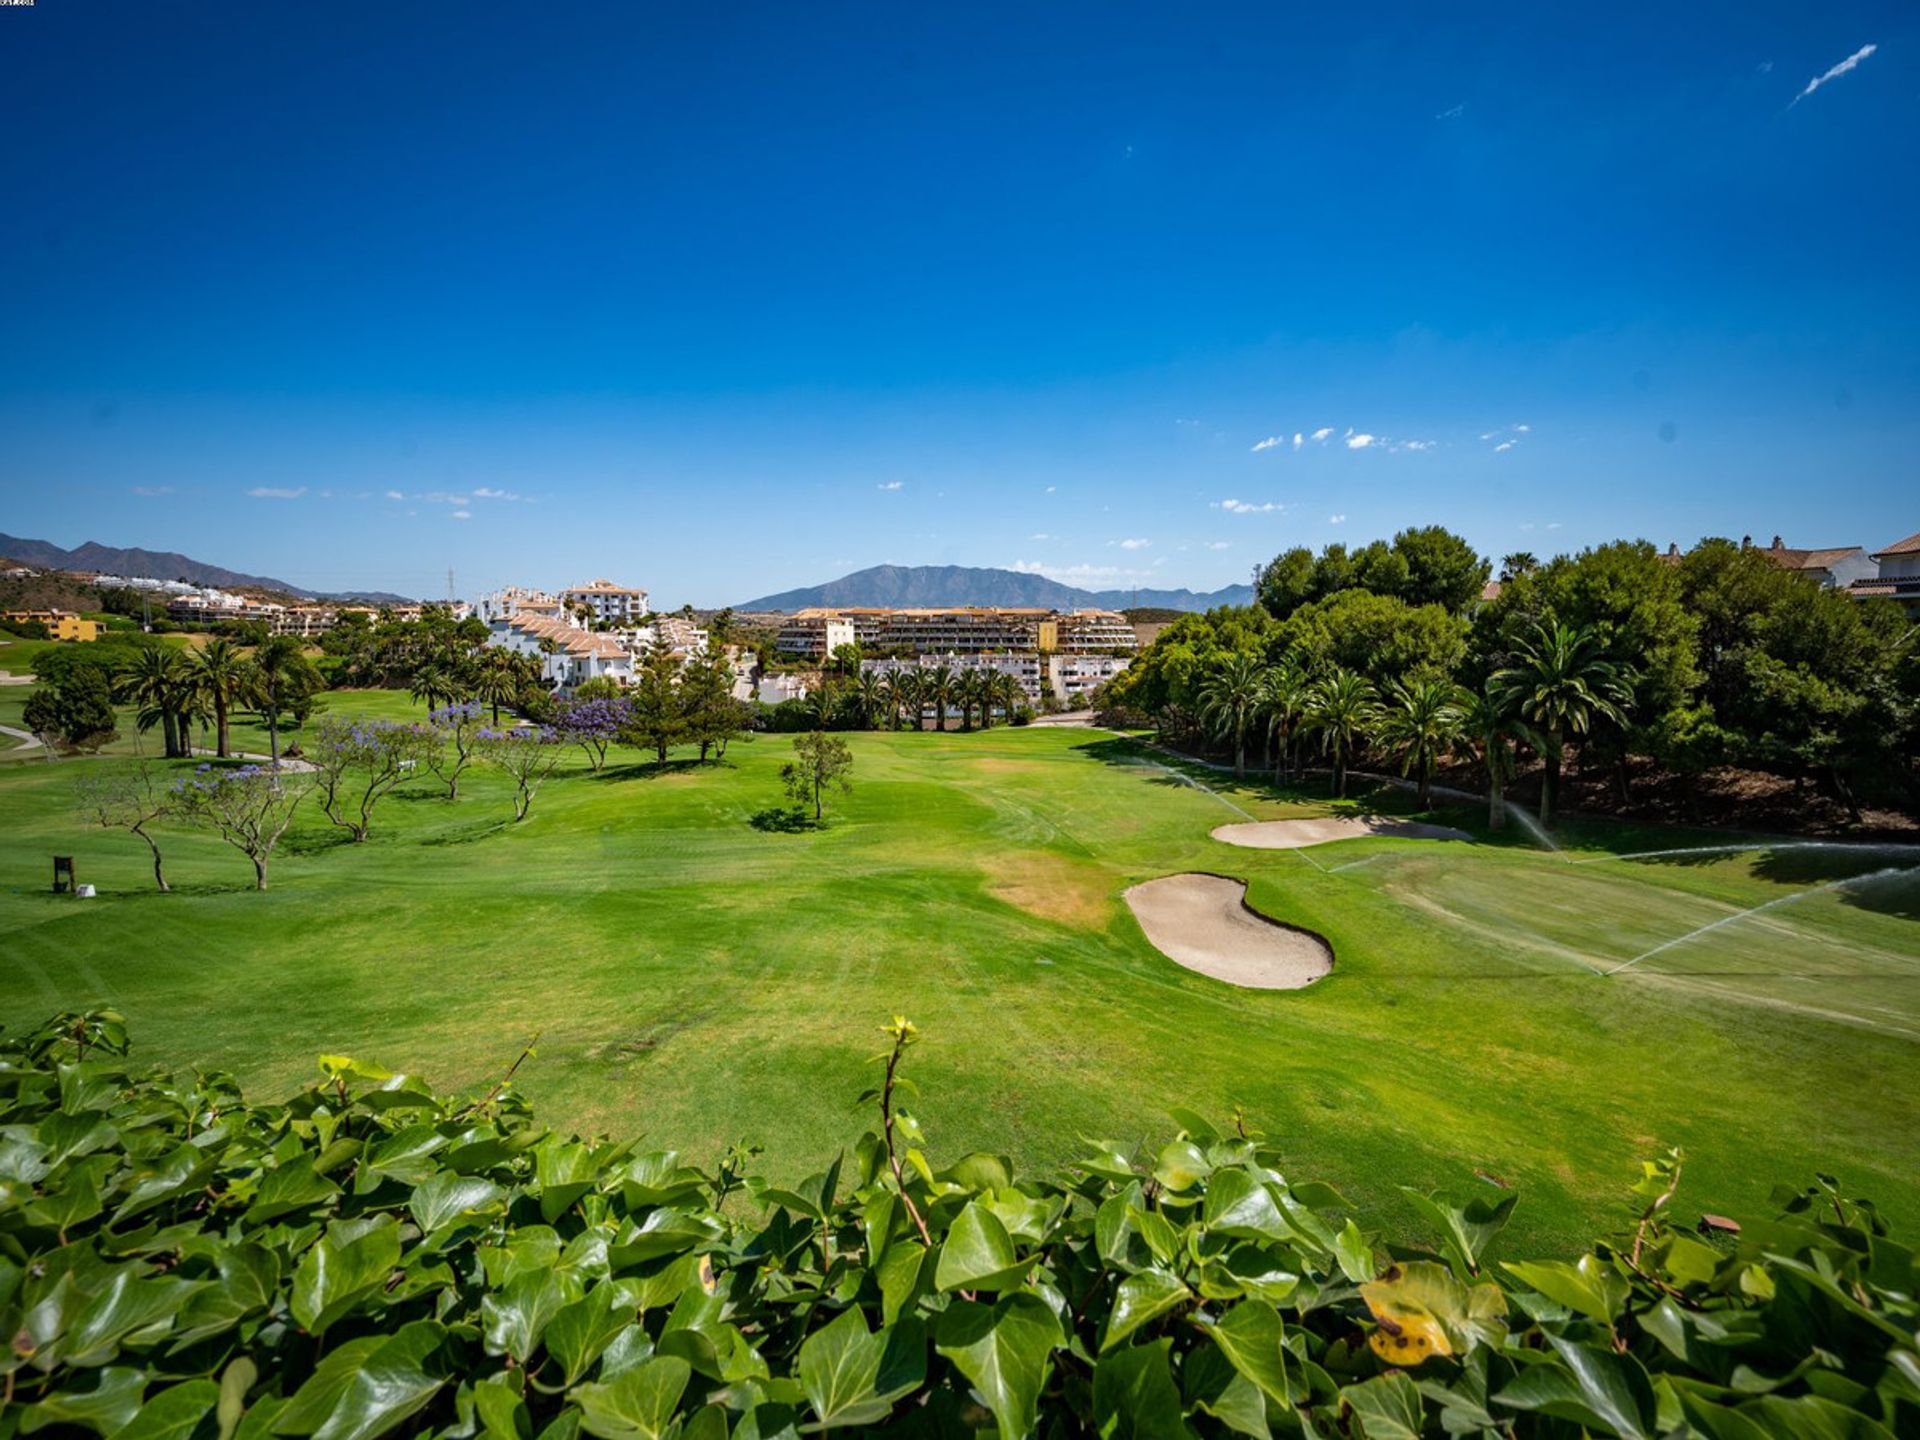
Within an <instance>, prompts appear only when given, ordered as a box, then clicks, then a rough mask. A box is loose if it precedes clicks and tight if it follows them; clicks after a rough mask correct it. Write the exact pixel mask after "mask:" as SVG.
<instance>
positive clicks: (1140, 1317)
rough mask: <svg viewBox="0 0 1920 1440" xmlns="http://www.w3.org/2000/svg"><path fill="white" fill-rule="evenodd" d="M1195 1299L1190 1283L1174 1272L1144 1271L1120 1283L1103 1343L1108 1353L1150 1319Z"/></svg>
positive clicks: (1102, 1348) (1104, 1350) (1102, 1350)
mask: <svg viewBox="0 0 1920 1440" xmlns="http://www.w3.org/2000/svg"><path fill="white" fill-rule="evenodd" d="M1192 1298H1193V1292H1192V1291H1191V1290H1189V1289H1187V1284H1186V1281H1184V1280H1182V1279H1181V1278H1180V1277H1179V1276H1178V1275H1175V1274H1173V1273H1171V1272H1170V1271H1166V1270H1160V1269H1151V1270H1142V1271H1141V1272H1140V1273H1139V1274H1137V1275H1129V1276H1128V1277H1127V1278H1126V1279H1125V1280H1122V1281H1121V1282H1120V1288H1119V1290H1118V1291H1117V1292H1116V1293H1115V1295H1114V1297H1113V1310H1112V1312H1111V1313H1110V1314H1109V1315H1108V1316H1107V1332H1106V1334H1105V1335H1104V1336H1102V1337H1101V1340H1100V1349H1101V1352H1102V1353H1103V1354H1104V1353H1105V1352H1106V1351H1108V1350H1111V1349H1113V1347H1114V1346H1116V1345H1118V1344H1119V1343H1120V1342H1121V1341H1122V1340H1125V1339H1126V1338H1127V1336H1129V1335H1131V1334H1132V1333H1133V1332H1134V1331H1136V1330H1138V1329H1139V1328H1140V1327H1141V1326H1142V1325H1145V1324H1146V1323H1147V1322H1148V1321H1149V1320H1153V1319H1155V1318H1157V1317H1158V1316H1161V1315H1164V1314H1166V1313H1167V1311H1169V1310H1172V1309H1173V1308H1175V1307H1176V1306H1178V1305H1181V1304H1183V1303H1185V1302H1186V1301H1188V1300H1190V1299H1192Z"/></svg>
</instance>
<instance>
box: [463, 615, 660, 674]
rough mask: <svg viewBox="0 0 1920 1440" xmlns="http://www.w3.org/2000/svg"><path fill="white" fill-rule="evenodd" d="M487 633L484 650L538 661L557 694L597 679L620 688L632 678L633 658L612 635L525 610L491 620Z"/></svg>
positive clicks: (541, 672) (541, 671)
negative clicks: (505, 652) (492, 649)
mask: <svg viewBox="0 0 1920 1440" xmlns="http://www.w3.org/2000/svg"><path fill="white" fill-rule="evenodd" d="M487 630H488V635H487V644H488V645H489V646H492V647H494V648H496V649H501V650H510V651H512V652H513V653H514V654H516V655H530V656H533V657H535V658H536V659H538V660H539V661H540V674H541V678H542V679H544V680H545V681H546V682H547V684H549V685H551V686H553V688H554V689H556V690H571V689H573V688H574V687H575V686H577V685H579V684H581V683H582V682H583V681H586V680H594V679H598V678H600V677H602V676H605V677H606V678H608V679H610V680H614V681H616V682H618V683H619V684H622V685H625V684H628V683H630V682H631V681H632V679H633V655H632V654H631V653H630V652H629V651H628V649H627V647H626V646H625V645H623V644H621V643H620V641H619V640H618V639H617V638H616V637H614V636H612V635H604V634H599V633H597V632H595V631H592V630H587V629H584V628H582V627H581V626H579V625H575V624H573V623H571V622H570V621H567V620H563V619H558V618H556V617H553V616H549V615H542V614H538V613H536V612H534V611H531V610H527V609H525V608H522V609H521V610H520V611H519V612H518V613H516V614H514V615H511V616H503V617H502V618H500V619H498V620H494V621H492V622H491V623H490V624H489V625H488V626H487Z"/></svg>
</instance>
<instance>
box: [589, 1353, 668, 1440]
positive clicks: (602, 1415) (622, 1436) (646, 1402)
mask: <svg viewBox="0 0 1920 1440" xmlns="http://www.w3.org/2000/svg"><path fill="white" fill-rule="evenodd" d="M692 1378H693V1370H692V1368H691V1367H690V1366H688V1364H687V1362H686V1361H684V1360H678V1359H675V1358H673V1357H671V1356H656V1357H655V1358H653V1359H651V1360H646V1361H643V1362H641V1363H640V1364H639V1365H636V1366H634V1368H633V1369H631V1370H628V1371H626V1372H625V1373H624V1374H622V1375H621V1376H619V1377H618V1378H617V1379H615V1380H611V1381H608V1382H607V1383H605V1384H600V1385H582V1386H580V1387H579V1388H578V1389H577V1390H575V1391H574V1398H575V1399H576V1400H578V1401H579V1403H580V1427H581V1428H582V1429H583V1430H585V1431H586V1432H587V1433H588V1434H589V1435H598V1436H600V1437H601V1440H659V1437H660V1436H661V1435H663V1434H664V1433H665V1432H666V1430H667V1427H668V1426H669V1425H670V1424H672V1422H673V1414H674V1408H675V1407H676V1406H677V1405H678V1404H679V1403H680V1397H681V1396H682V1395H683V1394H685V1393H686V1389H687V1382H688V1381H689V1380H690V1379H692Z"/></svg>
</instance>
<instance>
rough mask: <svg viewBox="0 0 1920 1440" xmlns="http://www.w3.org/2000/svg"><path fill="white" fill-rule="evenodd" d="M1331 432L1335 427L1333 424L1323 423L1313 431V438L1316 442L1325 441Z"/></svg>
mask: <svg viewBox="0 0 1920 1440" xmlns="http://www.w3.org/2000/svg"><path fill="white" fill-rule="evenodd" d="M1331 434H1333V427H1332V426H1331V425H1322V426H1321V427H1320V428H1319V429H1318V430H1316V431H1314V432H1313V436H1312V438H1313V439H1314V441H1316V442H1324V441H1325V440H1326V438H1327V437H1328V436H1329V435H1331Z"/></svg>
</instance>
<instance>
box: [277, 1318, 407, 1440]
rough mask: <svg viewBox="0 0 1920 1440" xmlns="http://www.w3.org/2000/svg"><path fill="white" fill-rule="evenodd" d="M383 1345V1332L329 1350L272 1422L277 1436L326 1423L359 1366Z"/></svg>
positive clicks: (307, 1432)
mask: <svg viewBox="0 0 1920 1440" xmlns="http://www.w3.org/2000/svg"><path fill="white" fill-rule="evenodd" d="M384 1344H386V1337H385V1336H384V1335H363V1336H360V1337H359V1338H358V1339H354V1340H349V1341H347V1342H346V1343H345V1344H343V1345H341V1346H340V1347H339V1348H337V1349H334V1350H330V1351H328V1352H327V1354H326V1355H325V1356H324V1357H322V1359H321V1361H320V1363H319V1364H318V1365H316V1366H314V1367H313V1374H311V1375H309V1376H308V1377H307V1380H306V1383H305V1384H304V1385H302V1386H301V1387H300V1388H299V1389H298V1390H296V1391H295V1392H294V1394H293V1398H292V1399H291V1400H289V1401H288V1402H287V1404H286V1408H285V1409H283V1410H282V1411H281V1412H280V1414H279V1415H278V1416H277V1417H275V1419H274V1422H273V1433H274V1434H276V1435H311V1434H312V1433H313V1432H314V1431H315V1430H318V1429H319V1428H320V1427H321V1426H322V1425H324V1424H325V1423H326V1420H327V1416H329V1415H331V1414H332V1413H333V1407H334V1406H335V1405H336V1404H337V1403H339V1400H340V1397H341V1395H343V1394H345V1393H346V1389H347V1386H348V1385H350V1384H352V1383H353V1377H354V1376H355V1375H357V1374H358V1373H359V1372H360V1367H361V1365H362V1364H364V1363H365V1362H366V1361H367V1360H368V1359H370V1358H371V1357H372V1355H373V1352H374V1351H376V1350H378V1349H379V1348H380V1347H381V1346H382V1345H384Z"/></svg>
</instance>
